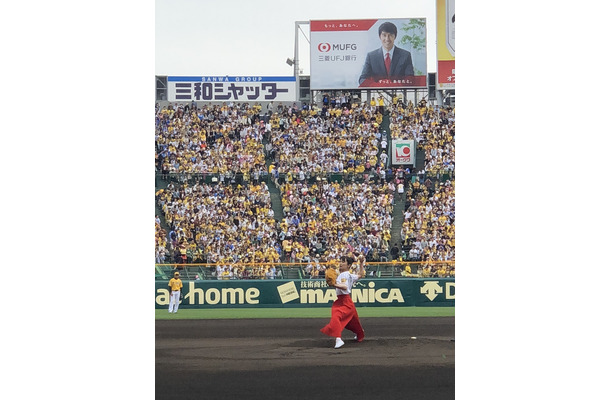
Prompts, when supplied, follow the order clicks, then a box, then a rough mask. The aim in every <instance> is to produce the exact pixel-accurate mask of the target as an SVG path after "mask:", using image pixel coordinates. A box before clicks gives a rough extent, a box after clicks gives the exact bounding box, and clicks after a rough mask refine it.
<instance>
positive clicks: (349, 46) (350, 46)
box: [318, 43, 358, 53]
mask: <svg viewBox="0 0 610 400" xmlns="http://www.w3.org/2000/svg"><path fill="white" fill-rule="evenodd" d="M357 49H358V46H356V43H333V44H330V43H320V44H319V45H318V51H320V52H321V53H328V52H329V51H331V50H357Z"/></svg>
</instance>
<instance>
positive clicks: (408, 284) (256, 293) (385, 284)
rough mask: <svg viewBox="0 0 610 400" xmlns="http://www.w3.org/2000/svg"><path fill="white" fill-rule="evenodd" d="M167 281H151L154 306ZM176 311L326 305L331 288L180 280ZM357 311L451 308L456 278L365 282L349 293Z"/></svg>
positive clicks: (311, 283)
mask: <svg viewBox="0 0 610 400" xmlns="http://www.w3.org/2000/svg"><path fill="white" fill-rule="evenodd" d="M167 284H168V281H156V282H155V308H165V307H167V306H168V305H169V287H168V286H167ZM183 285H184V287H183V289H182V293H183V295H184V298H183V300H182V301H181V302H180V308H192V309H197V308H264V307H274V308H277V307H286V308H291V307H294V308H299V307H328V306H330V305H331V304H332V302H333V301H334V300H335V299H336V297H337V296H336V293H335V289H334V288H331V287H329V286H328V285H327V284H326V281H324V280H321V279H302V280H287V279H271V280H205V281H185V282H183ZM352 299H353V300H354V303H355V304H356V305H357V306H359V307H363V306H364V307H454V306H455V279H454V278H428V279H425V278H402V279H363V280H361V281H359V282H356V285H355V286H354V287H353V289H352Z"/></svg>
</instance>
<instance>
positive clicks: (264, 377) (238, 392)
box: [155, 312, 455, 400]
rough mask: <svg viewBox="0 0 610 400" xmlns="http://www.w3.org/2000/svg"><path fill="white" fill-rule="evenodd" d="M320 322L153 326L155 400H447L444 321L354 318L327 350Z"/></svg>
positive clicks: (451, 345) (447, 329) (448, 327)
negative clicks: (356, 335) (358, 332)
mask: <svg viewBox="0 0 610 400" xmlns="http://www.w3.org/2000/svg"><path fill="white" fill-rule="evenodd" d="M178 315H179V314H178ZM329 318H330V312H329ZM328 320H329V319H319V318H315V319H313V318H312V319H300V318H299V319H231V320H226V319H225V320H157V321H156V328H155V329H156V332H155V335H156V336H155V392H156V398H157V399H180V400H186V399H210V400H214V399H240V400H241V399H350V400H352V399H362V400H365V399H367V400H370V399H401V400H402V399H422V400H434V399H443V400H446V399H453V398H455V396H454V392H455V341H454V337H455V333H454V332H455V318H454V317H443V318H436V317H427V318H361V322H362V326H363V327H364V330H365V333H366V337H365V339H364V341H363V342H362V343H356V342H354V341H352V340H351V339H352V337H353V336H352V335H351V332H349V331H347V330H345V331H343V340H345V342H346V343H345V345H344V346H343V347H342V348H340V349H337V350H335V349H334V348H333V345H334V339H332V338H329V337H327V336H325V335H323V334H322V333H321V332H320V331H319V329H320V328H321V327H322V326H324V325H325V324H326V323H328ZM411 337H416V339H411Z"/></svg>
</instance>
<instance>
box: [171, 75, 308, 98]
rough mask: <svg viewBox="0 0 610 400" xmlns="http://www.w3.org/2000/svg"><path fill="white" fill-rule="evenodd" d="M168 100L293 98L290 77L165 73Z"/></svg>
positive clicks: (294, 96)
mask: <svg viewBox="0 0 610 400" xmlns="http://www.w3.org/2000/svg"><path fill="white" fill-rule="evenodd" d="M167 94H168V100H169V101H191V100H195V101H238V102H245V101H295V100H296V78H295V77H294V76H168V77H167Z"/></svg>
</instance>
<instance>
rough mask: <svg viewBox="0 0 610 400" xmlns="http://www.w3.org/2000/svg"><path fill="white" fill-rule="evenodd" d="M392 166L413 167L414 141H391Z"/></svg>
mask: <svg viewBox="0 0 610 400" xmlns="http://www.w3.org/2000/svg"><path fill="white" fill-rule="evenodd" d="M390 149H391V151H392V158H391V160H392V165H415V154H416V150H417V149H416V147H415V140H402V139H401V140H392V146H391V148H390Z"/></svg>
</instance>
